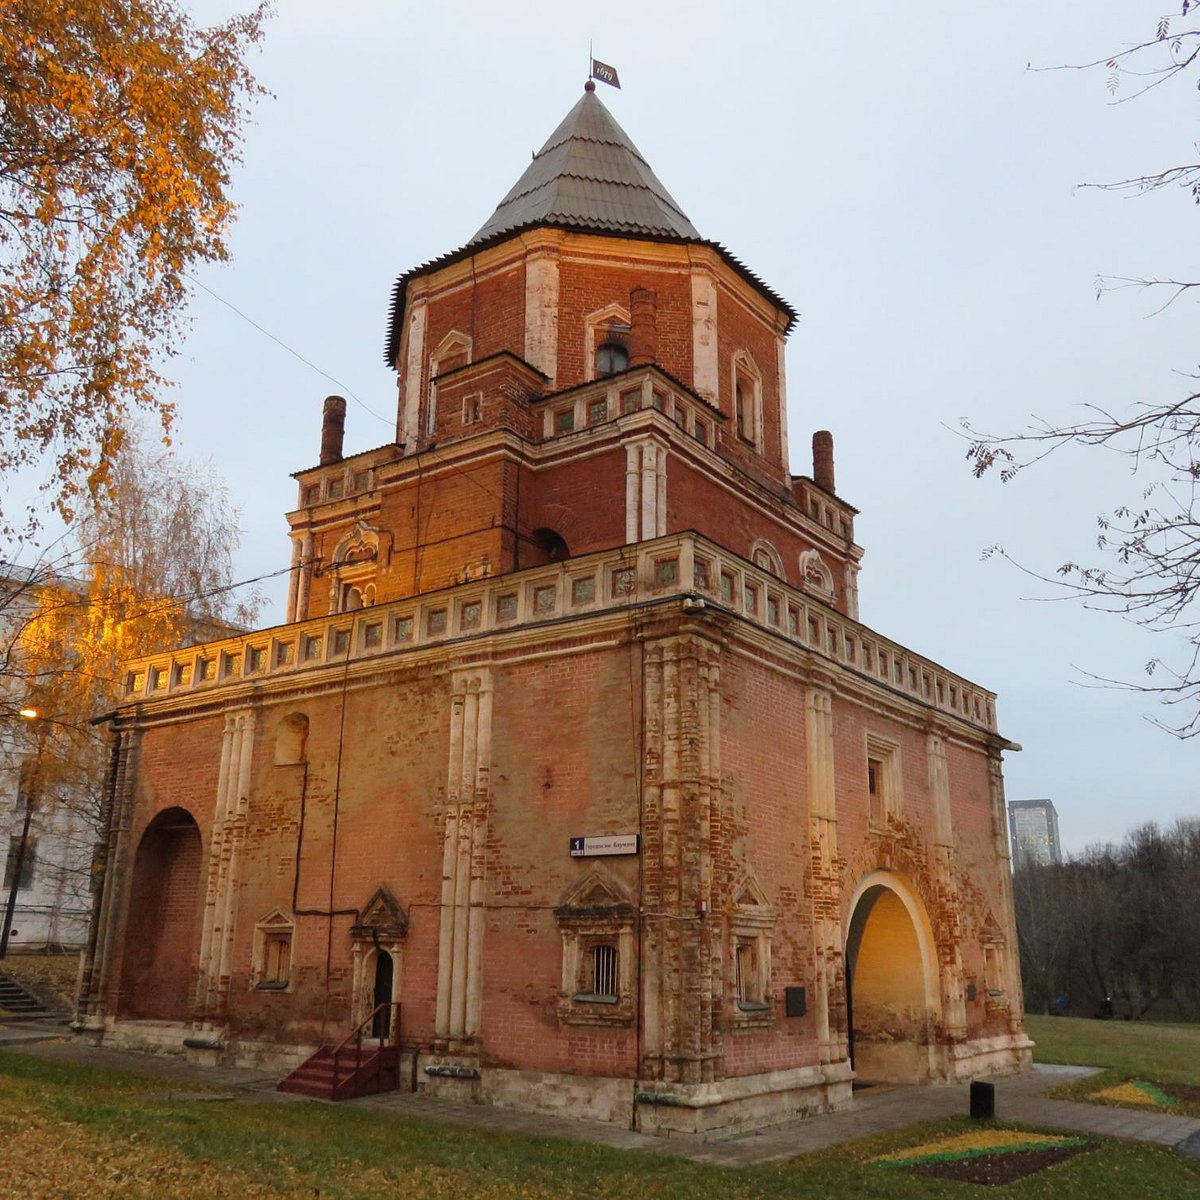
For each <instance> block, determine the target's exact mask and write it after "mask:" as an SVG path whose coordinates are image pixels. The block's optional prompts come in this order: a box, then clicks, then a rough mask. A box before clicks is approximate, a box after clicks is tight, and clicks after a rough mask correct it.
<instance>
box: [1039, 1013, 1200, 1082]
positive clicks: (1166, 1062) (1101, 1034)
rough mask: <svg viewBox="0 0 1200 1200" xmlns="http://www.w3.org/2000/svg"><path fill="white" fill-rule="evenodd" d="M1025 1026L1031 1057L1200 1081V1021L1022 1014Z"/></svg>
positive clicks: (1157, 1077) (1151, 1076) (1149, 1076)
mask: <svg viewBox="0 0 1200 1200" xmlns="http://www.w3.org/2000/svg"><path fill="white" fill-rule="evenodd" d="M1025 1028H1026V1029H1027V1030H1028V1031H1029V1036H1030V1037H1031V1038H1033V1040H1034V1041H1035V1042H1037V1049H1036V1050H1034V1052H1033V1057H1034V1059H1035V1060H1036V1061H1037V1062H1045V1063H1070V1064H1073V1065H1075V1066H1086V1067H1110V1068H1112V1069H1113V1070H1115V1071H1118V1072H1121V1073H1122V1074H1123V1076H1124V1077H1126V1078H1128V1077H1130V1076H1137V1077H1139V1078H1142V1079H1155V1080H1162V1081H1170V1082H1173V1083H1191V1084H1196V1085H1200V1025H1155V1024H1150V1023H1149V1022H1145V1021H1088V1020H1084V1019H1082V1018H1079V1017H1035V1016H1027V1017H1026V1018H1025Z"/></svg>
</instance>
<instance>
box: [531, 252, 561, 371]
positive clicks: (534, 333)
mask: <svg viewBox="0 0 1200 1200" xmlns="http://www.w3.org/2000/svg"><path fill="white" fill-rule="evenodd" d="M558 279H559V271H558V253H557V251H556V250H553V249H546V250H541V251H537V250H535V251H532V252H531V253H530V255H529V257H528V258H527V259H526V260H525V361H526V362H527V363H529V364H530V365H531V366H534V367H537V369H538V370H539V371H541V372H542V374H543V375H545V376H547V377H548V379H549V381H550V382H549V386H550V388H551V390H553V389H554V386H555V380H556V378H557V377H558Z"/></svg>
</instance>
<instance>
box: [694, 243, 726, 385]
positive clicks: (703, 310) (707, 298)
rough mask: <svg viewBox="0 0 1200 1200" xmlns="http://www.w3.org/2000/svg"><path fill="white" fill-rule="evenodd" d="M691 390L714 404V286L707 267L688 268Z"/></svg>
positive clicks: (715, 288)
mask: <svg viewBox="0 0 1200 1200" xmlns="http://www.w3.org/2000/svg"><path fill="white" fill-rule="evenodd" d="M692 386H693V387H694V388H695V389H696V391H697V392H699V393H700V395H701V396H703V397H704V398H705V399H706V400H708V401H709V402H710V403H712V404H717V403H718V400H719V397H720V378H719V370H718V365H717V284H716V280H715V279H714V278H713V276H712V273H711V272H710V271H709V270H708V268H707V267H702V266H699V265H693V267H692Z"/></svg>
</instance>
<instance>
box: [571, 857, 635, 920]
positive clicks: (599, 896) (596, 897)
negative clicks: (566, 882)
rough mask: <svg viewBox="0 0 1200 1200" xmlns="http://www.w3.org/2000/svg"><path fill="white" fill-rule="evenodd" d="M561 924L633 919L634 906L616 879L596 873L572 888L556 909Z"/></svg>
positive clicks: (593, 872)
mask: <svg viewBox="0 0 1200 1200" xmlns="http://www.w3.org/2000/svg"><path fill="white" fill-rule="evenodd" d="M554 916H555V917H556V918H557V920H558V922H559V924H560V925H563V924H571V923H577V922H592V921H596V920H611V921H623V920H631V919H632V918H633V904H632V902H631V901H630V899H629V897H628V896H627V895H626V893H625V891H624V889H623V888H622V887H621V885H620V884H619V883H617V882H616V881H615V880H613V879H610V878H609V877H608V876H607V875H604V874H602V873H601V872H600V871H599V870H593V871H591V872H589V873H588V874H587V875H585V876H584V877H583V879H581V880H580V881H579V882H578V883H576V884H575V885H574V886H573V887H571V888H569V889H568V891H567V893H566V895H565V896H564V897H563V899H562V903H561V904H559V906H558V907H557V908H556V909H555V910H554Z"/></svg>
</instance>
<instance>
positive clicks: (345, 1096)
mask: <svg viewBox="0 0 1200 1200" xmlns="http://www.w3.org/2000/svg"><path fill="white" fill-rule="evenodd" d="M385 1011H388V1014H389V1020H388V1024H387V1033H386V1034H385V1035H384V1036H383V1037H381V1038H378V1039H375V1038H371V1037H368V1036H364V1035H365V1032H366V1030H368V1029H370V1028H373V1027H378V1019H379V1016H380V1014H381V1013H383V1012H385ZM399 1041H400V1005H399V1004H398V1003H397V1004H381V1005H380V1006H379V1007H378V1008H377V1009H375V1011H374V1012H372V1013H371V1014H370V1016H368V1017H367V1018H365V1020H363V1021H362V1022H360V1023H359V1025H358V1026H357V1028H355V1029H354V1030H353V1031H352V1032H351V1033H350V1034H349V1036H348V1037H346V1038H345V1039H343V1041H342V1042H341V1043H339V1044H338V1045H337V1046H333V1047H330V1046H322V1047H321V1048H320V1049H319V1050H318V1051H317V1052H316V1053H315V1054H314V1055H312V1056H311V1057H310V1058H308V1059H307V1060H305V1061H304V1062H303V1063H301V1064H300V1066H298V1067H297V1068H296V1069H295V1070H294V1071H293V1072H292V1073H291V1074H290V1075H289V1076H288V1077H287V1078H286V1079H284V1080H283V1081H282V1082H281V1083H280V1084H279V1085H278V1087H277V1089H276V1090H277V1091H280V1092H294V1093H296V1094H297V1095H300V1096H312V1097H313V1098H314V1099H318V1100H351V1099H353V1098H354V1097H355V1096H370V1095H372V1094H374V1093H376V1092H394V1091H396V1089H397V1088H398V1087H399V1084H400V1046H399Z"/></svg>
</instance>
